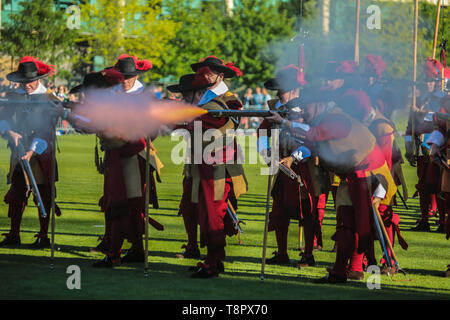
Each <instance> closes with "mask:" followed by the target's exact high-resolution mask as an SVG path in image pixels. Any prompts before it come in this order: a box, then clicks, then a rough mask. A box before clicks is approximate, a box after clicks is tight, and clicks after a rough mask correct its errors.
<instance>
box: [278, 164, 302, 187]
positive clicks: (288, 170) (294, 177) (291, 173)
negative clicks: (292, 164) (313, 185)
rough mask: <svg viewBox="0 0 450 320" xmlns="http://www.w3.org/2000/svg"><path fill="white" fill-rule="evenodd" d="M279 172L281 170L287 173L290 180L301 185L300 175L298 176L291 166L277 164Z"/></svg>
mask: <svg viewBox="0 0 450 320" xmlns="http://www.w3.org/2000/svg"><path fill="white" fill-rule="evenodd" d="M279 167H280V170H281V172H283V173H284V174H285V175H287V176H288V177H289V178H291V179H292V180H295V181H297V182H298V183H299V184H300V186H301V187H303V185H304V184H303V182H302V177H300V176H299V175H298V174H296V173H295V172H294V171H293V170H292V169H291V168H289V167H287V166H285V165H284V164H282V163H280V164H279Z"/></svg>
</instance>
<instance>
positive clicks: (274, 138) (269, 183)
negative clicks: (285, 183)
mask: <svg viewBox="0 0 450 320" xmlns="http://www.w3.org/2000/svg"><path fill="white" fill-rule="evenodd" d="M272 128H273V129H279V127H278V125H275V124H274V125H273V127H272ZM278 144H279V140H278V135H277V134H275V135H274V134H272V152H273V153H272V156H271V160H272V161H271V162H270V168H269V177H268V181H267V197H266V216H265V219H264V237H263V252H262V262H261V276H260V279H261V281H264V270H265V267H266V251H267V233H268V232H269V211H270V190H271V188H272V175H273V174H274V173H273V171H272V170H273V168H275V165H277V164H275V159H276V157H274V154H275V152H278V150H279V147H278Z"/></svg>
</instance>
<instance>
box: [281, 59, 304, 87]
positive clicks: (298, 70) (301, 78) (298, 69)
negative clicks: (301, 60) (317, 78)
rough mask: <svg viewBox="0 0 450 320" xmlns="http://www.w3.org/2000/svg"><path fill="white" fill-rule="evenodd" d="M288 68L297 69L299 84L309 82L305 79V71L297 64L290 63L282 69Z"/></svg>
mask: <svg viewBox="0 0 450 320" xmlns="http://www.w3.org/2000/svg"><path fill="white" fill-rule="evenodd" d="M287 69H294V70H295V71H297V82H298V83H299V84H301V85H302V86H304V85H305V84H306V83H307V82H306V81H305V74H304V73H303V71H302V70H301V69H300V68H298V67H297V66H295V65H293V64H290V65H288V66H285V67H283V68H281V70H287Z"/></svg>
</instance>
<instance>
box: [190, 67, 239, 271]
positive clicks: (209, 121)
mask: <svg viewBox="0 0 450 320" xmlns="http://www.w3.org/2000/svg"><path fill="white" fill-rule="evenodd" d="M192 67H193V69H194V70H196V74H195V77H194V80H193V81H192V87H193V88H200V87H202V86H204V87H205V89H203V90H198V91H196V95H197V97H198V98H199V99H198V100H199V103H198V105H199V107H201V108H204V109H229V108H228V106H227V103H226V102H225V101H224V100H223V99H222V98H221V95H222V94H224V93H226V91H228V90H227V89H226V88H225V86H226V85H225V83H223V78H230V77H234V76H236V75H237V73H236V71H235V67H234V66H233V68H230V67H229V66H227V65H225V63H224V62H223V61H222V60H220V59H205V60H204V61H203V62H200V63H198V64H194V65H192ZM210 83H214V84H213V85H212V86H210V87H209V89H208V90H206V88H207V86H208V85H209V84H210ZM200 97H201V98H200ZM237 125H238V123H236V121H235V119H232V118H228V117H217V118H214V117H211V116H209V115H207V114H206V115H203V116H201V117H200V118H197V119H196V120H195V121H192V122H190V123H188V124H187V126H186V129H187V130H189V132H191V133H193V132H194V129H197V130H198V129H200V130H201V132H202V136H203V133H205V131H207V130H209V129H213V130H214V132H215V134H214V137H215V140H214V147H213V148H212V149H211V152H210V154H209V155H208V154H206V153H205V154H204V151H205V148H208V147H210V143H211V142H207V141H203V140H202V141H201V144H200V143H198V144H197V143H196V141H194V142H193V144H191V157H190V159H191V161H190V164H187V165H186V166H185V168H184V176H185V179H186V180H185V181H192V186H190V187H189V188H186V189H184V193H186V194H185V196H187V195H189V190H190V202H192V203H194V204H196V207H197V214H198V216H197V217H198V224H199V225H200V246H201V247H205V246H206V247H207V254H206V257H205V261H204V262H199V263H198V264H197V267H195V268H191V271H193V273H192V277H193V278H211V277H216V276H218V275H219V273H220V272H223V270H224V264H223V261H224V259H225V246H226V235H229V236H231V235H234V234H236V233H237V230H236V226H235V225H234V223H233V221H232V219H231V218H230V216H229V215H228V214H227V212H228V208H229V206H230V205H231V201H230V198H235V199H237V198H238V197H239V196H240V195H241V194H243V193H245V192H246V191H247V181H246V179H245V175H244V171H243V167H242V165H241V164H238V163H237V159H238V156H239V155H238V153H239V151H238V148H237V143H236V140H235V138H234V137H227V132H226V131H227V130H234V129H235V128H236V127H237ZM196 126H198V127H196ZM191 136H193V135H192V134H191ZM219 141H220V142H221V143H218V142H219Z"/></svg>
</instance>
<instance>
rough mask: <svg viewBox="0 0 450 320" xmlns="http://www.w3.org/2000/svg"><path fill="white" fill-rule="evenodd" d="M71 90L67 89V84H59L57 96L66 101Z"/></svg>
mask: <svg viewBox="0 0 450 320" xmlns="http://www.w3.org/2000/svg"><path fill="white" fill-rule="evenodd" d="M68 93H69V90H68V89H67V87H66V86H63V85H61V86H59V87H58V91H57V92H56V97H57V98H58V99H59V100H61V101H64V100H66V99H67V98H68V97H69V96H68Z"/></svg>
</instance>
